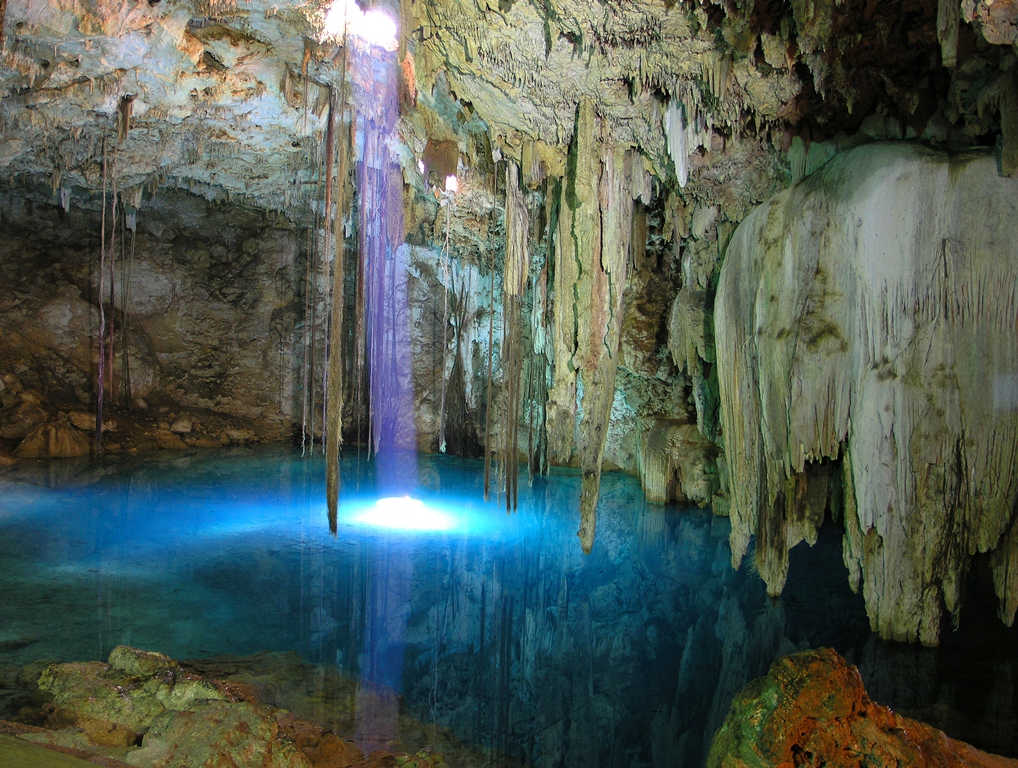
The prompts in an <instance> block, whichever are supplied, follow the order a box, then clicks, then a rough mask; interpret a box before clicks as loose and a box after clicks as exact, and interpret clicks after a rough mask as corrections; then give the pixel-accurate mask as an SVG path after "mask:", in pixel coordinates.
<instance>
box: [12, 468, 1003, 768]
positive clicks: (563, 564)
mask: <svg viewBox="0 0 1018 768" xmlns="http://www.w3.org/2000/svg"><path fill="white" fill-rule="evenodd" d="M342 469H343V492H342V497H341V510H340V520H339V530H338V535H336V536H335V537H334V536H332V535H330V534H329V531H328V522H327V519H326V511H325V504H324V464H323V463H322V461H321V459H320V458H317V457H316V458H314V459H302V458H301V457H300V456H299V454H295V453H293V452H291V451H288V450H287V451H284V450H281V449H257V450H252V449H240V450H233V451H224V452H221V453H208V452H203V453H197V454H194V455H176V456H169V455H165V454H164V455H160V456H158V457H154V458H149V459H146V460H137V459H135V460H130V459H109V460H105V461H102V462H66V461H65V462H54V463H50V464H42V463H40V464H38V465H20V466H19V467H17V468H16V469H13V470H9V471H7V472H6V473H4V474H2V475H0V663H7V664H26V663H28V662H31V661H33V660H36V659H40V658H48V659H59V660H85V659H105V657H106V656H107V655H108V653H109V651H110V650H111V649H112V648H113V647H114V646H115V645H117V644H120V643H126V644H130V645H134V646H137V647H141V648H146V649H153V650H159V651H162V652H164V653H167V654H169V655H171V656H172V657H174V658H176V659H187V658H201V657H207V656H211V655H215V654H223V653H230V654H239V655H245V654H252V653H256V652H259V651H288V650H290V651H296V652H298V653H299V654H300V655H301V656H302V657H304V658H305V659H306V660H307V661H309V662H311V663H314V664H321V665H337V666H338V667H339V668H341V669H342V670H343V671H344V672H346V673H349V674H352V675H355V676H357V677H359V678H360V679H361V680H364V681H367V682H370V683H375V684H379V685H382V686H387V687H390V688H392V689H393V690H395V691H397V692H399V693H400V694H402V696H403V697H404V698H405V700H406V704H407V706H408V708H409V710H410V711H411V712H412V713H413V715H414V717H416V718H418V719H419V720H421V721H423V722H425V723H432V722H436V723H438V724H440V725H444V726H448V727H450V728H452V729H453V731H454V732H455V733H456V735H457V736H458V738H460V739H462V740H463V741H466V742H470V743H473V744H477V745H480V746H483V747H484V748H485V749H486V750H487V754H488V755H489V756H490V759H491V760H492V761H493V763H494V762H497V758H498V757H499V756H500V755H503V754H505V755H511V756H513V757H515V758H519V759H523V760H525V761H527V762H528V763H530V764H532V765H535V766H552V765H555V766H581V765H582V766H600V765H603V766H615V765H618V766H642V765H647V766H650V765H653V766H665V765H668V766H676V765H689V766H695V765H699V764H700V763H702V760H703V757H704V755H705V750H706V748H707V746H708V745H709V741H710V738H711V736H712V734H713V732H714V730H715V729H716V728H717V727H718V726H719V725H720V723H721V721H722V720H723V718H724V716H725V714H726V712H727V708H728V705H729V702H730V700H731V697H732V695H733V694H734V693H735V692H736V691H738V690H739V689H740V688H741V687H742V686H743V685H745V683H746V682H748V681H749V680H751V679H753V678H755V677H758V676H760V675H762V674H764V673H765V672H766V670H767V668H768V666H769V665H770V663H771V661H772V660H773V659H774V657H775V656H776V655H779V654H782V653H789V652H792V651H795V650H798V649H804V648H807V647H816V646H821V645H830V646H833V647H835V648H837V649H838V650H839V651H840V652H842V653H843V654H845V655H846V656H847V657H848V658H849V660H850V661H853V662H855V663H857V664H859V665H860V669H861V671H862V672H863V676H864V678H865V679H866V681H867V685H868V686H869V689H870V692H871V695H873V697H874V698H875V699H876V700H878V701H880V702H881V703H886V704H889V705H892V706H895V707H900V708H901V709H902V710H903V711H905V712H906V713H908V714H913V715H914V714H924V716H925V718H926V719H927V720H931V721H934V724H936V725H939V726H940V727H945V726H946V727H947V728H948V730H949V731H952V732H953V733H954V734H955V735H958V736H960V737H962V738H967V739H969V740H971V741H973V742H975V743H977V744H979V745H981V746H984V747H986V748H991V749H996V750H998V751H1004V752H1013V751H1014V746H1015V745H1014V743H1013V739H1014V732H1015V727H1014V726H1015V723H1016V720H1015V715H1014V713H1015V701H1014V699H1015V686H1014V685H1013V684H1012V677H1013V671H1014V670H1015V667H1014V662H1015V659H1016V658H1018V654H1016V652H1015V651H1016V647H1018V646H1016V641H1015V633H1014V631H1012V630H1006V629H1005V628H1003V627H1002V626H1001V625H999V622H997V623H996V624H995V623H993V622H989V621H987V622H982V623H976V622H970V623H971V624H972V626H971V627H967V625H966V623H965V622H963V624H962V631H961V632H959V633H953V634H947V635H945V643H944V646H943V647H942V648H941V649H939V650H930V649H921V648H911V647H904V646H895V645H891V644H886V643H881V642H879V641H876V640H875V639H873V638H871V637H870V635H869V630H868V623H867V621H866V617H865V612H864V610H863V606H862V601H861V598H859V597H858V596H856V595H853V594H852V593H851V592H850V591H849V590H848V586H847V581H846V577H845V570H844V566H843V565H842V564H841V556H840V545H839V538H838V537H839V532H838V531H837V530H836V529H833V528H829V529H825V530H824V531H823V532H822V533H821V538H820V541H819V542H818V543H817V545H816V546H815V547H814V548H813V549H812V550H810V549H808V548H806V547H805V546H804V545H803V546H800V547H799V548H797V549H796V550H795V551H793V553H792V568H791V573H790V576H789V580H788V586H787V588H786V590H785V594H784V595H783V597H782V598H781V599H780V600H777V601H773V600H770V599H768V598H767V597H766V595H765V592H764V587H763V583H762V582H761V581H760V579H759V578H758V577H757V576H755V575H754V574H753V573H752V572H751V570H750V569H747V568H743V569H742V570H741V571H734V570H732V568H731V566H730V563H729V561H730V551H729V548H728V543H727V539H728V532H729V526H728V521H727V520H726V519H724V518H718V517H714V516H713V515H711V514H710V513H709V512H705V511H702V510H698V509H682V510H676V509H672V508H665V507H661V506H659V505H648V504H646V503H645V502H644V501H643V497H642V494H641V492H640V488H639V484H638V483H637V482H636V481H635V480H633V479H632V478H629V477H624V476H616V475H606V476H605V478H604V480H603V483H602V494H601V505H600V508H599V518H598V529H597V540H596V543H595V546H594V551H593V553H592V554H591V555H589V556H584V555H583V554H582V552H581V551H580V545H579V540H578V539H577V537H576V535H575V532H576V529H577V525H578V519H579V513H578V497H579V476H578V474H574V473H572V472H569V471H561V472H555V473H554V474H553V475H552V476H551V477H550V478H547V479H541V478H538V479H535V480H534V482H533V485H532V487H528V486H527V484H526V482H522V483H521V498H520V508H519V511H518V512H517V513H516V514H513V515H506V514H505V512H504V508H503V507H502V506H500V505H499V504H498V503H496V502H492V503H490V504H486V503H484V501H483V498H482V497H483V493H482V482H483V477H482V466H481V465H480V464H479V463H477V462H471V461H460V460H455V459H450V458H446V457H420V458H419V459H418V462H417V467H416V474H417V478H418V483H417V485H416V487H415V488H413V489H411V490H412V497H413V500H406V499H402V498H400V497H399V496H396V497H389V498H387V499H386V500H383V501H382V502H381V503H379V502H378V498H379V497H378V495H377V494H376V493H375V487H376V483H375V479H374V477H373V474H372V467H371V465H369V464H367V463H366V462H359V461H358V460H357V459H356V457H352V458H349V459H344V462H343V467H342ZM405 526H409V527H405ZM983 576H985V574H983ZM975 602H977V603H978V599H976V600H975ZM973 610H974V611H975V610H976V609H973ZM991 610H992V606H990V607H989V608H988V607H987V606H986V605H981V606H979V607H978V611H981V613H980V615H982V614H987V613H989V612H990V611H991ZM397 727H398V725H397V722H396V721H395V720H386V719H385V718H384V717H383V718H381V719H380V720H379V721H377V722H372V723H368V724H365V729H366V730H371V732H372V733H373V734H375V735H376V736H377V735H378V731H379V729H382V730H383V731H384V730H385V729H386V728H389V729H395V728H397ZM381 735H382V736H387V735H395V734H385V733H383V734H381Z"/></svg>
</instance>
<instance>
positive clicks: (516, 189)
mask: <svg viewBox="0 0 1018 768" xmlns="http://www.w3.org/2000/svg"><path fill="white" fill-rule="evenodd" d="M529 228H530V224H529V216H528V213H527V206H526V204H525V202H524V200H523V193H522V191H520V181H519V166H517V165H516V164H515V163H513V162H510V163H508V167H507V168H506V193H505V268H504V270H503V273H502V318H503V326H504V327H503V346H502V349H503V352H502V380H503V381H502V393H503V409H502V414H503V418H504V419H505V422H504V425H503V428H502V447H503V455H502V474H503V482H504V486H503V487H504V488H505V494H506V499H505V502H506V510H507V511H508V510H515V509H516V502H517V495H518V494H517V491H518V484H519V464H520V447H519V429H520V384H521V379H522V373H523V301H524V298H525V290H526V286H527V273H528V270H529V268H530V248H529V242H528V241H529V231H530V229H529Z"/></svg>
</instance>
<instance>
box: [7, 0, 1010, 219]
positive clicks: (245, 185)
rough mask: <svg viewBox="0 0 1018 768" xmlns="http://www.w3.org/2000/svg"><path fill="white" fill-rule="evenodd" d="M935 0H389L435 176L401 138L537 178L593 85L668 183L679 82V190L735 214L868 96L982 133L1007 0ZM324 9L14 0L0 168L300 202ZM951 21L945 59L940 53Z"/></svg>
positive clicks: (251, 200) (903, 129) (320, 69)
mask: <svg viewBox="0 0 1018 768" xmlns="http://www.w3.org/2000/svg"><path fill="white" fill-rule="evenodd" d="M939 5H940V6H944V7H945V8H946V9H947V10H944V9H943V8H941V9H940V12H939V13H938V4H937V3H931V2H928V1H927V0H896V1H893V2H886V1H885V2H877V1H876V0H755V2H754V1H752V0H694V1H693V2H688V1H687V2H682V1H677V0H650V1H647V0H625V1H624V2H593V3H591V2H584V1H581V0H529V1H528V0H403V2H402V4H397V3H395V2H393V3H390V7H389V8H388V10H389V11H390V12H391V13H392V14H393V15H394V16H398V17H399V21H400V27H401V40H400V44H399V50H398V51H396V52H393V53H392V54H391V57H392V60H393V61H394V62H395V61H398V62H399V63H401V64H402V67H400V68H399V76H400V78H401V90H402V95H403V99H402V103H403V107H404V109H403V114H404V119H403V120H402V122H401V127H400V132H401V136H400V138H401V140H402V144H403V146H404V147H405V149H406V151H404V152H403V153H402V158H403V161H404V171H405V175H406V176H407V179H408V182H409V183H411V184H416V185H417V186H419V187H424V186H425V185H424V184H423V180H422V179H421V178H420V177H419V176H417V177H416V178H411V177H414V176H415V174H416V173H417V172H416V168H417V166H416V163H414V162H412V160H413V158H414V156H420V154H421V153H422V152H423V150H424V146H425V142H426V141H427V140H428V139H435V140H445V141H450V140H452V141H456V142H457V145H458V148H459V150H460V152H461V154H462V157H463V158H464V159H465V160H464V162H465V164H467V165H468V166H469V165H471V164H472V165H474V166H476V167H477V169H478V170H479V171H481V172H483V171H484V170H485V168H487V167H488V166H490V160H491V157H492V152H493V151H494V152H495V155H496V157H497V156H498V155H499V154H502V155H508V156H510V157H514V158H516V159H517V160H520V159H524V160H526V159H527V158H528V157H529V159H530V161H531V164H532V165H533V166H534V168H536V169H537V170H536V171H535V172H533V173H528V170H527V169H526V168H525V169H524V177H525V179H530V180H531V181H533V180H540V178H541V177H542V176H544V175H559V176H561V175H563V174H564V172H565V165H566V157H567V151H568V147H569V144H570V142H571V140H572V134H573V130H574V125H575V123H576V111H577V105H578V103H579V101H580V99H581V98H589V99H591V100H593V102H594V103H595V106H596V111H597V114H598V116H599V118H600V126H601V132H602V134H603V136H602V138H603V139H604V140H605V141H608V142H611V143H615V144H620V145H627V146H633V147H637V148H638V149H639V150H640V152H641V153H642V156H643V158H644V165H645V167H646V168H647V169H648V171H650V173H651V174H652V175H653V176H654V177H656V178H657V179H658V180H659V181H660V182H662V183H665V184H670V185H672V186H674V182H675V171H674V165H673V162H672V160H671V158H670V157H669V154H668V150H667V146H666V145H667V140H666V134H665V130H664V129H663V118H664V113H665V111H666V109H667V106H668V104H669V102H670V101H671V100H676V99H677V100H680V101H681V102H682V104H683V105H684V107H685V110H686V118H687V120H688V121H690V122H691V123H692V124H693V127H694V129H695V130H696V131H697V132H698V134H697V135H698V136H699V140H698V142H696V141H694V146H693V147H692V148H691V150H692V151H691V157H690V161H689V166H690V171H691V173H690V180H689V186H688V190H687V192H688V194H692V195H694V196H697V197H701V198H705V199H711V198H713V199H715V200H719V201H722V204H723V205H724V203H726V202H727V203H728V204H729V205H730V206H731V207H734V208H735V210H734V211H732V212H731V213H730V214H729V218H731V219H733V220H737V219H738V218H741V217H742V216H744V215H745V213H746V212H747V211H748V207H749V206H750V205H752V204H755V203H756V202H759V201H760V200H761V199H763V197H764V196H766V195H768V194H770V193H771V192H772V191H773V187H774V185H775V184H776V183H778V182H779V180H780V178H781V163H782V162H785V161H784V160H783V155H782V152H787V150H788V149H789V146H790V144H791V142H792V141H793V140H794V139H795V138H796V137H800V138H801V139H802V140H803V141H804V142H806V143H807V145H808V144H809V143H810V142H813V141H823V140H825V139H828V138H830V137H832V136H835V135H837V134H839V133H849V134H851V133H853V132H856V131H858V130H860V127H863V128H865V127H866V125H867V123H866V121H867V119H869V120H870V121H871V122H872V120H873V118H874V116H876V117H877V118H879V121H883V122H881V125H882V126H883V129H882V130H884V131H885V133H888V134H889V135H895V132H897V135H901V136H909V135H911V136H923V135H927V136H929V135H934V136H937V137H939V138H940V139H942V140H953V141H957V142H962V143H975V142H979V141H986V140H990V141H992V140H993V135H994V134H995V132H996V131H997V130H998V125H999V122H998V118H997V117H996V115H997V112H998V111H1000V110H999V104H1000V103H1002V102H1003V101H1006V99H1005V97H1004V96H1003V95H1002V94H1004V93H1005V92H1006V91H1007V89H1008V87H1010V86H1008V85H1007V83H1006V82H1005V83H1004V84H1003V85H1002V82H1004V81H1006V80H1007V77H1005V73H1007V72H1008V71H1009V69H1010V67H1011V65H1012V63H1013V61H1014V54H1013V44H1014V39H1015V29H1016V28H1015V19H1016V16H1018V11H1016V9H1015V5H1014V4H1013V3H1011V2H1007V1H1006V0H998V2H997V3H990V4H987V3H985V2H978V3H977V2H974V1H973V0H965V1H964V2H963V3H961V5H960V7H958V8H956V7H955V6H954V4H953V3H952V2H950V1H949V0H944V1H943V2H941V3H940V4H939ZM2 7H3V6H2V5H0V8H2ZM328 7H329V4H328V2H326V0H308V2H286V0H284V1H283V2H268V1H267V0H239V1H237V0H201V1H199V2H193V1H192V0H162V2H156V1H154V0H141V1H140V2H135V1H134V0H60V1H59V2H47V1H46V0H7V2H6V14H5V19H4V25H3V29H4V42H3V45H4V49H3V50H4V53H3V59H2V62H0V94H2V102H0V129H2V135H0V179H2V180H3V183H5V184H6V185H10V184H12V183H15V182H17V181H19V180H20V181H21V182H30V183H33V184H35V185H36V186H40V185H43V186H45V185H48V186H49V187H50V188H51V189H52V193H53V195H54V197H57V196H58V195H59V194H60V190H61V189H63V190H65V192H64V195H65V198H67V199H79V200H87V199H88V198H89V196H90V195H92V194H94V193H95V191H96V190H98V189H99V188H100V185H101V179H100V176H101V172H102V171H101V167H102V166H101V160H102V155H103V145H104V140H105V144H106V147H107V154H108V155H109V162H110V167H111V168H113V164H114V163H115V164H116V166H115V171H114V174H115V175H116V177H117V180H118V184H119V185H120V187H121V188H122V189H123V188H128V187H139V186H142V185H147V186H148V187H149V189H151V190H153V191H154V190H155V189H156V188H158V187H160V186H170V187H179V188H184V189H188V190H190V191H192V192H197V193H199V194H203V195H204V196H206V197H208V198H210V199H219V198H229V199H236V200H238V201H244V202H246V203H248V204H250V205H253V206H255V207H259V208H263V209H267V210H273V211H282V212H285V213H287V215H289V216H290V217H291V218H298V219H299V218H300V213H299V209H300V207H301V206H302V205H304V204H305V203H306V198H307V197H308V194H309V193H308V192H307V190H306V187H308V186H311V185H312V182H311V179H312V177H313V170H312V168H311V166H313V165H314V164H315V163H316V162H320V150H318V149H316V146H320V145H321V143H322V136H323V134H324V128H325V122H326V117H325V115H326V113H327V112H328V104H329V98H330V89H331V91H332V92H333V94H336V93H338V90H337V89H338V87H339V83H340V82H341V79H342V70H343V61H344V57H343V55H341V45H340V42H339V41H338V40H337V39H336V38H329V37H328V36H327V35H326V33H325V31H324V29H323V20H324V18H325V14H326V13H327V11H328ZM945 40H947V41H948V42H947V44H948V46H949V47H951V50H952V52H954V51H956V54H954V55H956V58H957V65H956V66H955V67H945V66H943V65H942V58H943V57H944V55H945V54H942V51H946V49H945V48H944V43H945ZM378 61H379V62H382V61H383V59H382V58H379V59H378ZM380 65H381V64H380ZM372 77H373V76H372V74H371V73H370V72H362V75H361V77H360V79H358V78H357V77H355V78H354V81H355V82H354V83H353V87H352V90H351V101H352V103H353V104H354V105H357V104H360V106H361V108H365V109H369V108H370V105H371V102H372V99H373V95H372V87H373V86H372V82H371V81H372ZM1008 82H1010V81H1008ZM118 123H125V124H126V125H122V126H121V128H120V135H119V136H118ZM887 126H890V128H888V127H887ZM931 126H933V128H931ZM125 128H126V130H125ZM931 131H932V133H931ZM988 137H989V138H988ZM733 190H734V191H733ZM302 201H303V202H302Z"/></svg>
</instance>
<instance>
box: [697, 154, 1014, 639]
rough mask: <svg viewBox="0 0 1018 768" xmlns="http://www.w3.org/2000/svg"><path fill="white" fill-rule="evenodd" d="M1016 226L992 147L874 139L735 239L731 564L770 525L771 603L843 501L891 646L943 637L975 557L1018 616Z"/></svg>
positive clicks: (729, 309)
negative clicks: (970, 150)
mask: <svg viewBox="0 0 1018 768" xmlns="http://www.w3.org/2000/svg"><path fill="white" fill-rule="evenodd" d="M1016 223H1018V180H1014V179H1010V178H1006V177H1003V176H1001V175H1000V174H999V173H998V166H997V160H996V159H995V158H994V157H993V155H991V154H989V153H974V154H962V155H948V154H946V153H944V152H940V151H935V150H931V149H928V148H924V147H922V146H919V145H900V144H899V145H895V144H874V145H870V146H867V147H861V148H858V149H855V150H852V151H850V152H846V153H844V154H842V155H840V156H838V157H836V158H835V159H833V160H832V161H830V162H829V163H828V164H827V165H826V166H824V168H823V169H821V170H820V171H819V172H817V173H815V174H814V175H813V176H811V177H809V178H807V179H804V180H803V181H801V182H799V183H798V184H796V185H794V186H792V187H791V188H790V189H788V190H786V191H785V192H783V193H781V194H780V195H778V196H776V197H775V198H773V199H772V200H770V201H768V202H767V203H766V204H764V205H763V206H761V207H760V208H758V209H757V210H756V211H754V212H753V213H752V214H751V215H750V216H749V217H748V218H747V219H746V221H744V222H743V223H742V225H741V226H740V227H739V229H738V230H737V231H736V233H735V235H734V237H733V239H732V243H731V245H730V246H729V249H728V254H727V259H726V261H725V265H724V267H723V269H722V271H721V277H720V282H719V286H718V295H717V303H716V305H715V312H716V314H715V322H716V343H717V357H718V370H719V379H720V385H721V386H720V389H721V413H722V424H723V429H724V437H725V447H726V454H727V457H728V464H729V468H730V472H731V489H732V507H731V519H732V538H731V541H732V559H733V564H734V565H736V566H737V565H738V564H739V562H740V561H741V560H742V558H743V555H744V554H745V552H746V549H747V546H748V543H749V541H750V538H751V537H753V536H755V537H756V555H755V558H756V564H757V567H758V568H759V571H760V574H761V576H763V578H764V579H765V581H766V582H767V586H768V590H769V591H770V592H771V594H778V593H780V592H781V588H782V586H783V584H784V581H785V576H786V574H787V569H788V550H789V549H790V548H791V547H793V546H794V545H795V544H797V543H798V542H800V541H802V540H807V541H809V542H811V543H812V542H813V541H815V539H816V533H817V528H818V527H819V525H820V523H821V522H822V521H823V517H824V511H825V508H826V507H827V506H828V503H830V505H831V508H832V509H833V510H834V511H835V512H837V511H838V510H839V509H840V510H841V511H842V512H841V514H842V519H843V522H844V525H845V537H844V559H845V564H846V565H847V566H848V570H849V579H850V581H851V584H852V586H853V588H855V589H858V588H859V586H860V585H861V586H862V590H863V595H864V597H865V599H866V606H867V611H868V613H869V616H870V622H871V625H872V627H873V629H874V631H876V632H879V633H880V635H881V636H882V637H885V638H891V639H895V640H902V641H915V640H920V641H921V642H923V643H926V644H936V642H937V638H938V633H939V629H940V618H941V606H942V605H945V606H946V608H947V610H948V611H950V612H952V613H954V614H956V615H957V612H958V611H959V610H960V607H961V606H960V593H961V585H962V581H963V576H964V574H965V571H966V569H967V567H968V565H969V563H970V561H971V559H972V557H973V556H974V555H975V554H976V553H985V552H991V553H992V564H993V574H994V584H995V587H996V591H997V595H998V597H999V598H1000V615H1001V618H1002V619H1003V620H1004V622H1005V623H1006V624H1008V625H1010V624H1011V623H1012V621H1013V620H1014V616H1015V609H1016V606H1018V560H1016V557H1018V544H1016V542H1018V536H1016V533H1015V522H1016V516H1015V510H1016V500H1018V461H1016V456H1018V453H1016V449H1018V401H1016V397H1018V382H1016V379H1015V371H1016V370H1018V348H1016V347H1015V344H1014V333H1015V328H1016V327H1018V228H1016ZM829 500H830V502H829Z"/></svg>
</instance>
